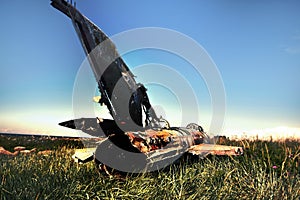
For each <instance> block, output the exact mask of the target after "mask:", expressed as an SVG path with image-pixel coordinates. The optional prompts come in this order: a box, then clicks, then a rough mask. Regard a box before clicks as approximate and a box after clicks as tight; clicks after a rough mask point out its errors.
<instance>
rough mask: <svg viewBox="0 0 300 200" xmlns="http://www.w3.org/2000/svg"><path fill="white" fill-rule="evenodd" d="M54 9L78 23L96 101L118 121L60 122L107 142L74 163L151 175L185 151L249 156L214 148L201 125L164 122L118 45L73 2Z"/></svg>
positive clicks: (58, 2) (61, 0) (60, 1)
mask: <svg viewBox="0 0 300 200" xmlns="http://www.w3.org/2000/svg"><path fill="white" fill-rule="evenodd" d="M51 5H52V6H53V7H54V8H56V9H58V10H59V11H61V12H62V13H64V14H65V15H67V16H68V17H69V18H70V19H71V20H72V23H73V26H74V28H75V30H76V33H77V35H78V37H79V39H80V42H81V44H82V46H83V49H84V51H85V54H86V55H87V57H88V61H89V63H90V66H91V68H92V71H93V73H94V76H95V78H96V81H97V83H98V88H99V92H100V94H101V96H100V97H95V98H94V101H96V102H97V103H99V104H100V105H105V106H106V107H107V108H108V110H109V113H110V115H111V116H112V117H113V120H110V119H102V118H97V117H95V118H80V119H74V120H70V121H66V122H61V123H60V124H59V125H61V126H64V127H68V128H72V129H77V130H81V131H83V132H85V133H87V134H89V135H91V136H95V137H99V138H103V140H101V141H100V142H99V143H98V145H97V146H96V147H95V148H89V149H87V150H86V151H84V152H83V151H80V152H79V151H78V152H76V153H75V155H74V156H73V158H74V159H76V160H77V161H80V162H86V161H90V160H94V161H95V163H96V164H97V165H99V168H100V169H107V168H112V169H116V170H118V171H123V172H145V171H155V170H158V169H160V168H163V167H165V166H167V165H169V164H171V163H172V162H174V161H175V160H176V159H178V158H179V157H181V156H182V155H183V154H185V153H191V154H193V155H197V156H199V157H205V156H206V155H208V154H213V155H230V156H237V155H242V154H243V149H242V148H241V147H234V146H225V145H215V144H209V141H210V139H209V137H208V136H207V134H206V133H205V132H204V131H203V128H202V127H201V126H199V125H197V124H194V123H191V124H189V125H187V126H186V127H171V126H170V125H169V123H168V122H167V121H166V120H164V119H162V118H158V117H157V115H156V113H155V111H154V109H153V108H152V106H151V103H150V100H149V98H148V95H147V89H146V88H145V87H144V85H143V84H141V83H137V82H136V81H135V79H134V75H133V73H132V72H131V71H130V69H129V68H128V66H127V65H126V63H125V62H124V61H123V60H122V58H121V57H120V56H119V54H118V52H117V49H116V47H115V45H114V44H113V42H112V41H111V40H110V39H109V38H108V37H107V36H106V35H105V34H104V33H103V32H102V31H101V30H100V29H99V28H98V27H97V26H96V25H95V24H94V23H92V22H91V21H90V20H89V19H87V18H86V17H85V16H84V15H82V14H81V13H80V12H79V11H78V10H77V9H76V8H75V5H72V3H69V2H67V1H65V0H52V2H51ZM143 115H144V116H145V117H144V118H145V120H143Z"/></svg>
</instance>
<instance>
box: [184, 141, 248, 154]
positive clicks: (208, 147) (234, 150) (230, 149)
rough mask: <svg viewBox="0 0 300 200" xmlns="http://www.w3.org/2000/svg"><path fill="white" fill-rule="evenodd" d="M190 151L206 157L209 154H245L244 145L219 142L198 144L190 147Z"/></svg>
mask: <svg viewBox="0 0 300 200" xmlns="http://www.w3.org/2000/svg"><path fill="white" fill-rule="evenodd" d="M188 153H191V154H193V155H198V156H200V157H205V156H207V155H209V154H211V155H219V156H224V155H227V156H239V155H242V154H243V148H242V147H235V146H226V145H217V144H205V143H203V144H198V145H194V146H191V147H190V148H189V149H188Z"/></svg>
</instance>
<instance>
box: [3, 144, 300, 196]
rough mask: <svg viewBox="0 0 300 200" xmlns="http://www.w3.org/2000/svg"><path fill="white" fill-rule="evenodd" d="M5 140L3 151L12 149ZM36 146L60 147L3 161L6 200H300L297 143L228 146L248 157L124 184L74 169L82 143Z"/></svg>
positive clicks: (180, 166)
mask: <svg viewBox="0 0 300 200" xmlns="http://www.w3.org/2000/svg"><path fill="white" fill-rule="evenodd" d="M4 140H7V138H6V139H5V138H1V140H0V141H1V143H0V146H3V144H6V145H7V146H9V142H7V141H6V142H5V143H3V142H4ZM17 140H18V139H16V140H14V139H12V138H10V139H9V141H17ZM50 141H51V140H50ZM23 142H24V141H23ZM31 142H34V143H35V145H36V146H35V147H37V148H38V149H39V148H40V149H43V150H44V149H50V148H52V147H54V149H55V151H54V152H53V153H52V154H50V155H48V156H45V155H37V154H32V155H27V156H24V155H18V156H16V157H7V156H1V157H0V159H1V160H0V181H1V184H0V197H1V199H299V198H300V161H299V160H300V144H299V143H297V142H296V141H286V142H285V143H279V142H262V141H256V142H250V141H240V142H230V141H227V142H226V143H227V144H232V145H240V146H243V147H244V148H245V155H244V156H242V157H236V158H232V157H209V158H205V159H203V160H198V159H192V158H190V157H185V158H183V159H181V160H180V162H179V163H177V164H175V165H172V166H170V167H168V168H167V169H164V170H163V171H159V172H156V173H146V174H138V175H136V174H135V175H132V174H128V175H127V176H126V177H123V178H120V177H116V176H115V177H109V176H107V175H105V174H102V173H98V172H97V170H96V168H95V165H94V163H93V162H90V163H86V164H83V165H79V164H77V163H74V162H73V161H72V159H71V156H72V153H73V152H74V148H75V147H77V146H80V144H78V143H77V142H74V141H73V142H70V141H69V142H62V141H58V140H56V141H51V142H49V141H48V142H44V143H43V142H38V141H37V140H36V141H35V140H32V141H31ZM58 147H59V148H58ZM6 148H12V145H11V147H6Z"/></svg>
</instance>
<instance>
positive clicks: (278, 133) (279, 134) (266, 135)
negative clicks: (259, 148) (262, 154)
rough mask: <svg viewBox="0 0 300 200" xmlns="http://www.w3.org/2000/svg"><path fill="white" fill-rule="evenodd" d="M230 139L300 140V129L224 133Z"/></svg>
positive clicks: (287, 128)
mask: <svg viewBox="0 0 300 200" xmlns="http://www.w3.org/2000/svg"><path fill="white" fill-rule="evenodd" d="M223 133H224V135H225V136H227V137H229V138H230V139H251V140H252V139H253V140H255V139H259V140H270V139H272V140H285V139H300V128H291V127H284V126H281V127H276V128H266V129H257V130H250V131H236V130H226V131H224V132H223Z"/></svg>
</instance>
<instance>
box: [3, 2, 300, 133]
mask: <svg viewBox="0 0 300 200" xmlns="http://www.w3.org/2000/svg"><path fill="white" fill-rule="evenodd" d="M299 7H300V3H299V2H298V1H272V2H270V1H251V2H250V1H249V2H245V1H243V2H240V1H198V0H188V1H186V0H175V1H174V0H172V1H171V0H165V1H159V0H153V1H140V0H139V1H138V0H132V1H127V0H124V1H117V0H110V1H91V0H85V1H83V0H78V1H77V8H78V9H79V10H80V11H81V12H82V13H83V14H84V15H85V16H87V17H88V18H89V19H91V20H92V21H93V22H94V23H95V24H97V25H98V26H99V27H100V28H101V29H102V30H103V31H104V32H105V33H106V34H107V35H109V36H111V35H114V34H117V33H120V32H122V31H126V30H129V29H133V28H140V27H163V28H169V29H173V30H176V31H179V32H181V33H183V34H185V35H187V36H189V37H191V38H193V39H194V40H195V41H197V42H198V43H199V44H200V45H202V47H203V48H205V49H206V51H207V52H208V53H209V55H210V56H211V58H212V59H213V61H214V62H215V64H216V66H217V67H218V69H219V71H220V74H221V76H222V79H223V82H224V86H225V90H226V118H225V123H224V129H232V130H233V129H234V130H235V129H239V130H245V129H246V130H247V129H259V128H272V127H277V126H290V127H300V112H299V111H300V109H299V108H300V94H299V91H300V79H299V75H300V12H299ZM0 17H1V20H0V27H1V32H0V34H1V37H0V44H1V46H0V71H1V73H0V76H1V79H0V95H1V98H0V105H1V106H0V113H1V115H0V120H1V124H0V129H1V130H2V131H8V132H9V131H11V132H45V131H46V132H47V133H50V132H51V131H58V132H61V133H62V132H66V130H64V129H63V128H59V127H58V125H57V123H58V122H60V121H64V120H68V119H71V118H72V117H73V116H72V91H73V84H74V80H75V77H76V73H77V70H78V69H79V66H80V65H81V63H82V62H83V60H84V58H85V55H84V52H83V50H82V47H81V45H80V42H79V40H78V38H77V35H76V33H75V30H74V28H73V27H72V23H71V21H70V19H68V18H67V17H66V16H64V15H63V14H62V13H60V12H59V11H57V10H55V9H54V8H52V7H51V6H50V2H49V1H46V0H44V1H40V0H31V1H9V0H4V1H1V3H0ZM124 59H125V61H126V62H127V63H128V65H129V67H130V68H132V69H134V67H135V66H137V65H142V64H146V63H153V62H154V63H161V64H165V65H168V66H170V67H174V69H175V68H176V70H179V72H180V73H182V74H184V75H185V78H186V79H188V80H189V81H190V84H191V85H192V87H193V88H195V90H196V91H198V92H197V98H198V99H199V104H200V105H199V106H200V112H201V111H203V112H202V113H201V116H200V118H199V121H198V122H199V123H203V124H202V125H203V126H204V127H209V120H210V117H211V105H210V96H209V94H208V92H207V89H206V87H205V83H204V82H203V80H202V79H201V77H199V79H196V78H195V77H193V76H192V75H191V77H189V74H191V73H189V71H188V70H186V69H188V67H185V68H184V67H182V69H180V66H181V65H182V66H187V65H186V64H185V63H184V61H182V60H180V59H179V58H175V57H174V56H172V55H168V54H167V53H162V52H157V51H151V50H146V51H143V52H136V53H130V54H128V55H126V56H125V58H124ZM133 71H134V70H133ZM138 78H139V81H143V77H140V76H138ZM149 87H150V88H151V86H149ZM155 88H156V89H155ZM162 92H163V91H162V88H160V89H159V88H157V87H155V86H153V91H152V93H151V92H150V91H149V93H151V94H150V96H151V100H152V101H153V102H154V104H159V105H161V106H164V105H165V107H164V110H165V112H166V114H167V117H168V116H169V117H170V118H171V120H173V119H174V120H175V118H174V116H176V112H177V110H176V109H177V108H174V106H173V107H172V106H170V103H169V102H168V101H164V100H163V98H162V100H161V99H160V95H163V94H162ZM165 92H166V91H165ZM166 93H168V92H166ZM158 95H159V98H154V97H155V96H156V97H158ZM166 95H169V96H170V94H166ZM174 102H175V101H174ZM174 105H177V104H176V103H174ZM175 107H176V106H175ZM168 113H169V114H168ZM174 123H175V125H176V122H174Z"/></svg>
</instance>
